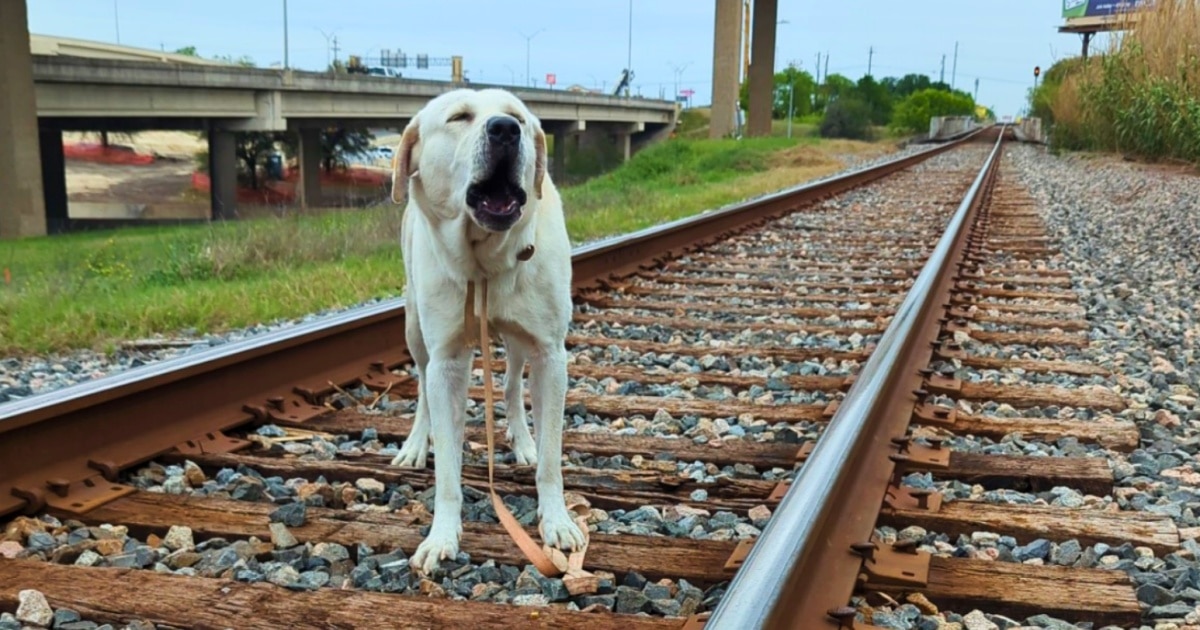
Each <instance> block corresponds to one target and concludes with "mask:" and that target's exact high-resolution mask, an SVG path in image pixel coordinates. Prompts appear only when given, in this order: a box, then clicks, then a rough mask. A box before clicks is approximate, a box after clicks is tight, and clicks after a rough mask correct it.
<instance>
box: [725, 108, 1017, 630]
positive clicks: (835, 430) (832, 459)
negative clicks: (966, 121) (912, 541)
mask: <svg viewBox="0 0 1200 630" xmlns="http://www.w3.org/2000/svg"><path fill="white" fill-rule="evenodd" d="M1004 132H1005V129H1004V128H1003V127H1002V128H1001V129H1000V134H999V137H998V138H997V140H996V144H995V146H994V147H993V148H992V151H991V153H990V154H989V155H988V158H987V160H986V162H985V163H984V165H983V167H982V168H981V169H980V171H979V174H978V175H977V176H976V178H975V180H974V182H973V183H972V184H971V187H970V189H968V191H967V193H966V195H965V196H964V198H963V200H962V202H961V204H960V205H959V207H958V209H957V210H956V211H955V213H954V216H953V217H952V218H951V220H950V223H949V225H948V226H947V228H946V231H945V233H944V234H943V235H942V237H941V239H940V240H939V241H938V244H937V246H936V247H935V249H934V250H933V252H932V253H931V254H930V256H929V259H928V260H927V261H926V264H925V266H924V267H923V268H922V270H921V273H920V275H919V276H918V277H917V279H916V280H915V281H914V282H913V286H912V289H911V290H910V291H909V292H908V294H907V295H906V297H905V299H904V302H903V303H902V304H901V306H900V308H899V309H898V310H897V312H896V315H895V317H893V318H892V322H891V324H890V325H889V326H888V328H887V330H886V331H884V334H883V336H882V337H881V338H880V340H879V344H878V345H877V346H876V349H875V351H874V352H872V353H871V356H870V358H869V359H868V360H867V363H866V365H864V366H863V369H862V372H861V373H860V374H859V376H858V378H857V379H856V380H855V383H854V385H853V386H852V387H851V388H850V390H849V391H848V392H847V393H846V396H845V398H844V400H843V401H842V402H841V404H840V405H839V407H838V409H837V412H836V413H835V414H834V416H833V418H832V420H831V421H830V423H829V426H828V427H827V428H826V429H825V432H824V434H823V435H822V436H821V438H820V439H819V440H818V442H817V445H816V447H815V448H814V450H813V452H812V454H811V455H810V456H809V458H808V460H807V461H806V463H805V464H804V466H803V468H801V469H800V470H799V471H798V472H797V474H796V478H795V479H794V480H793V482H792V485H791V488H790V489H789V490H788V492H787V494H786V495H785V496H784V498H783V501H782V502H781V503H780V504H779V508H778V509H777V510H776V512H775V515H774V517H773V518H772V519H771V521H770V522H769V523H768V524H767V527H766V529H765V530H764V531H763V532H762V535H760V536H759V538H758V540H757V541H756V542H755V544H754V547H753V548H752V550H751V552H750V554H749V556H748V557H747V559H746V561H745V563H744V564H743V565H742V567H741V569H740V570H739V571H738V572H737V575H736V576H734V579H733V581H732V583H731V584H730V585H729V589H728V590H727V591H726V592H725V595H724V596H723V597H722V598H721V603H720V605H719V606H718V607H717V609H716V610H715V611H713V614H712V616H711V617H710V618H709V619H708V621H707V623H706V624H705V628H707V629H709V630H727V629H728V630H733V629H737V630H752V629H756V628H820V627H823V626H822V624H823V623H825V622H828V621H830V619H828V618H827V617H825V618H824V619H823V617H824V616H825V610H821V611H819V612H818V611H813V610H811V609H810V610H800V608H807V606H806V604H807V605H811V604H812V603H814V600H817V601H819V600H822V599H829V600H831V601H835V600H837V599H839V598H840V599H841V601H840V602H838V603H836V604H832V605H831V606H832V607H837V606H844V605H845V603H846V602H848V600H849V596H850V594H851V593H852V590H853V586H854V583H853V574H851V579H850V581H849V582H848V583H846V584H840V583H837V580H831V579H830V576H829V571H828V568H829V567H828V566H827V564H826V563H825V560H826V559H827V558H829V557H830V554H831V553H833V554H843V555H844V556H845V557H847V558H849V559H850V561H852V562H853V561H856V556H852V555H851V552H850V549H849V548H848V547H846V548H843V549H841V550H838V549H832V548H831V547H830V546H831V545H834V544H835V543H834V542H832V541H831V539H833V538H835V537H836V538H840V537H843V536H844V535H845V533H846V532H845V530H846V529H848V528H854V526H855V525H857V526H859V527H865V530H866V531H862V532H855V533H857V534H858V540H867V539H868V538H870V534H871V531H872V530H873V528H874V521H875V515H876V514H877V513H878V510H879V502H874V503H870V501H873V500H874V499H879V500H880V501H881V500H882V498H883V489H884V487H885V486H886V478H887V475H889V474H890V467H891V464H890V462H889V461H888V460H887V451H885V452H871V451H870V450H869V449H870V447H871V446H872V443H874V444H881V445H882V446H883V447H886V446H887V445H888V441H889V439H890V437H891V436H890V435H880V433H883V432H885V431H886V429H885V430H883V431H881V430H880V429H881V427H880V426H879V422H877V420H878V419H879V418H880V417H881V416H883V415H885V411H886V410H887V409H888V407H889V405H892V403H894V402H895V400H894V397H893V396H892V394H893V393H894V391H895V383H897V382H903V381H904V380H907V375H906V372H907V371H908V368H909V367H911V366H909V365H907V363H908V361H907V360H906V355H907V354H908V353H907V350H908V348H909V347H910V346H912V341H913V339H914V338H915V337H916V336H918V335H917V333H919V329H920V328H921V327H922V325H923V321H924V320H926V319H927V314H928V313H929V312H930V311H931V309H933V308H936V306H937V302H936V300H937V298H938V295H937V294H938V293H939V291H938V287H939V285H942V284H943V283H944V281H945V278H947V277H949V276H948V275H947V271H948V268H949V267H950V265H951V264H952V263H953V259H954V255H953V254H954V253H955V249H956V247H957V246H959V245H961V243H962V242H963V241H964V238H963V236H964V235H965V233H966V231H967V229H968V228H969V221H968V219H969V215H970V214H971V210H972V208H973V207H974V206H975V204H976V201H977V198H978V197H979V196H980V193H981V191H982V190H983V189H984V183H985V181H986V180H987V178H988V175H989V173H990V171H991V169H992V168H993V166H994V165H995V164H997V163H998V160H997V156H998V155H999V154H1000V146H1001V141H1002V140H1003V138H1004ZM871 457H873V458H876V459H879V460H881V462H870V463H873V464H875V465H877V466H880V465H883V466H887V467H888V470H887V471H886V473H887V474H885V475H884V476H883V479H884V482H883V483H882V484H880V485H879V486H878V487H877V488H861V487H856V483H855V482H857V481H858V479H856V478H855V477H856V475H860V474H861V473H860V471H858V470H856V469H859V468H860V467H862V466H863V465H864V461H866V459H867V458H871ZM878 477H879V475H871V476H870V478H872V479H876V480H878ZM876 490H877V491H878V492H875V491H876ZM852 492H857V493H859V494H865V495H866V496H867V497H868V501H862V502H861V503H862V505H861V506H860V507H859V508H858V509H859V510H860V511H861V513H862V514H870V516H869V517H862V518H859V519H858V521H857V522H851V519H846V518H842V517H840V516H835V515H836V514H837V510H835V509H833V508H835V507H843V506H844V504H846V503H848V502H851V501H855V500H858V497H854V496H848V494H849V493H852ZM839 504H841V505H839ZM839 530H840V531H839ZM835 533H839V535H838V536H835V535H834V534H835ZM804 592H808V593H824V594H825V595H821V596H817V597H806V596H805V595H804ZM830 626H831V627H836V623H833V624H830Z"/></svg>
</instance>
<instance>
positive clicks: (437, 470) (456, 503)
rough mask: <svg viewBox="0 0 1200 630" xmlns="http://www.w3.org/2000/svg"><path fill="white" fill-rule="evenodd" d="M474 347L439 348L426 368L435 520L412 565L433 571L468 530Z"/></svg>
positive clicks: (450, 556)
mask: <svg viewBox="0 0 1200 630" xmlns="http://www.w3.org/2000/svg"><path fill="white" fill-rule="evenodd" d="M473 357H474V352H472V350H471V349H470V348H462V349H461V350H452V351H446V350H441V351H440V352H439V351H438V350H435V351H434V353H433V355H432V357H430V361H429V365H428V369H427V370H426V371H425V374H427V375H428V376H427V378H428V379H429V387H428V389H426V390H425V391H426V393H427V394H428V395H429V410H430V412H431V413H430V415H429V419H430V425H431V427H432V429H433V432H434V433H435V434H436V435H437V436H438V437H437V439H436V440H434V442H433V456H434V467H433V470H434V477H435V480H436V483H435V490H434V499H433V524H432V525H431V526H430V528H429V535H428V536H427V537H426V538H425V540H424V541H422V542H421V544H420V546H418V547H417V551H416V552H415V553H413V556H412V566H414V567H418V568H420V569H421V570H423V571H425V573H432V572H433V570H434V569H436V568H437V567H438V564H439V561H440V560H442V559H443V558H448V559H453V558H454V557H455V556H457V555H458V539H459V536H461V535H462V501H463V492H462V458H463V448H462V446H463V438H464V433H465V432H466V424H467V418H466V413H467V409H466V400H467V383H468V381H469V378H470V373H471V360H472V358H473Z"/></svg>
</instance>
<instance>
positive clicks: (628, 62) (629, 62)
mask: <svg viewBox="0 0 1200 630" xmlns="http://www.w3.org/2000/svg"><path fill="white" fill-rule="evenodd" d="M625 71H626V72H633V0H629V49H628V50H627V51H626V56H625ZM631 80H632V79H631ZM625 98H629V82H626V83H625Z"/></svg>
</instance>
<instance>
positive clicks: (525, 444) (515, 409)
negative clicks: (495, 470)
mask: <svg viewBox="0 0 1200 630" xmlns="http://www.w3.org/2000/svg"><path fill="white" fill-rule="evenodd" d="M504 351H505V354H506V355H507V358H508V368H507V370H505V372H504V405H505V408H506V409H507V410H508V412H507V414H506V415H507V416H508V431H507V432H506V433H505V435H506V436H507V437H508V443H509V444H511V445H512V450H513V454H514V455H516V456H517V463H518V464H522V465H529V464H536V463H537V447H536V446H535V445H534V443H533V436H531V435H529V424H528V423H526V421H525V393H524V391H523V390H524V385H525V362H526V360H527V358H528V355H527V350H526V348H525V347H524V346H523V345H522V344H520V343H509V342H508V340H507V339H505V343H504Z"/></svg>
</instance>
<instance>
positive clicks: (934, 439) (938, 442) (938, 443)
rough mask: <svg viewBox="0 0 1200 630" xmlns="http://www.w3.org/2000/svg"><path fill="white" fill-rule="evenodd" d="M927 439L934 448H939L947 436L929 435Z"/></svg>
mask: <svg viewBox="0 0 1200 630" xmlns="http://www.w3.org/2000/svg"><path fill="white" fill-rule="evenodd" d="M925 440H926V441H927V442H929V445H930V446H932V447H933V448H938V449H940V448H942V443H943V442H945V441H946V439H945V438H940V437H928V438H925Z"/></svg>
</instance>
